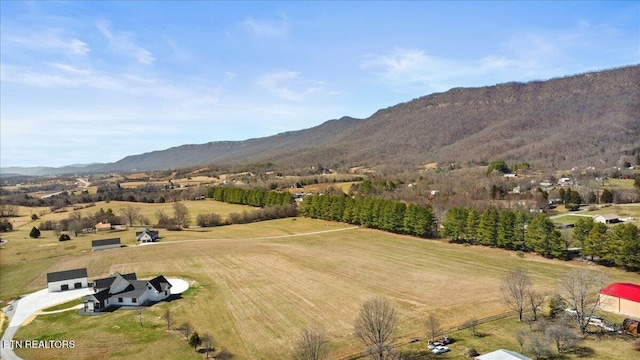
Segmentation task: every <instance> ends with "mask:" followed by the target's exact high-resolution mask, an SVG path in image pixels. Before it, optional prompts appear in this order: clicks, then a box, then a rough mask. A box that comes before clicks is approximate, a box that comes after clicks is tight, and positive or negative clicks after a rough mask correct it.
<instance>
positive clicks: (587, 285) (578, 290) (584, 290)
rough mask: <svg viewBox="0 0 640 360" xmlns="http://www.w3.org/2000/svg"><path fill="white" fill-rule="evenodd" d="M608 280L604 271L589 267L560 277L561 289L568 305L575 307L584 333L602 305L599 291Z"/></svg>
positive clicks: (579, 325)
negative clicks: (592, 269)
mask: <svg viewBox="0 0 640 360" xmlns="http://www.w3.org/2000/svg"><path fill="white" fill-rule="evenodd" d="M607 282H608V281H607V278H606V277H605V275H604V274H603V273H601V272H593V271H591V270H589V269H576V270H572V271H569V272H567V273H565V274H564V275H563V276H562V277H561V278H560V291H561V293H562V295H563V298H564V299H565V300H566V302H567V305H568V306H569V307H571V308H573V309H575V319H576V321H577V324H578V328H579V329H580V332H581V333H583V334H584V333H585V332H587V326H588V325H589V321H590V320H591V318H592V317H593V314H594V313H595V312H596V310H598V308H599V306H600V297H599V293H600V290H601V289H602V288H603V287H604V286H605V285H606V284H607Z"/></svg>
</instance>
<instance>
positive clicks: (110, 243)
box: [91, 238, 121, 251]
mask: <svg viewBox="0 0 640 360" xmlns="http://www.w3.org/2000/svg"><path fill="white" fill-rule="evenodd" d="M120 245H121V244H120V238H113V239H104V240H93V241H91V251H98V250H106V249H115V248H119V247H120Z"/></svg>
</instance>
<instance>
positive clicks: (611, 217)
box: [593, 214, 620, 224]
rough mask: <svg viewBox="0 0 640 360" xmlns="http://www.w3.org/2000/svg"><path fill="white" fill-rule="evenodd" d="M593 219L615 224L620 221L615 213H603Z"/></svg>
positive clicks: (598, 221)
mask: <svg viewBox="0 0 640 360" xmlns="http://www.w3.org/2000/svg"><path fill="white" fill-rule="evenodd" d="M593 221H595V222H597V223H603V224H616V223H619V222H620V216H618V215H616V214H603V215H598V216H596V217H594V218H593Z"/></svg>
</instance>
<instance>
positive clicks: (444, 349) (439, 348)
mask: <svg viewBox="0 0 640 360" xmlns="http://www.w3.org/2000/svg"><path fill="white" fill-rule="evenodd" d="M449 351H451V350H449V348H448V347H446V346H444V345H443V346H436V347H435V348H434V349H432V350H431V352H432V353H434V354H444V353H446V352H449Z"/></svg>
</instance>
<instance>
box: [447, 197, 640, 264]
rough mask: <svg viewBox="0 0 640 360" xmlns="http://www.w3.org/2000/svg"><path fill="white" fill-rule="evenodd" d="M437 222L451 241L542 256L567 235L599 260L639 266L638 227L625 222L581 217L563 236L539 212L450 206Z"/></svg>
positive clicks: (563, 243)
mask: <svg viewBox="0 0 640 360" xmlns="http://www.w3.org/2000/svg"><path fill="white" fill-rule="evenodd" d="M442 227H443V228H442V235H443V236H446V237H450V238H451V241H453V242H457V243H464V244H472V245H485V246H491V247H498V248H504V249H508V250H517V251H523V252H535V253H538V254H540V255H542V256H544V257H547V258H562V257H564V256H565V255H566V250H567V248H568V247H569V245H570V243H571V240H573V241H575V242H576V243H577V244H576V245H577V246H579V247H580V249H581V250H580V254H581V255H583V256H590V257H591V259H592V260H595V261H597V262H599V263H601V264H604V265H608V266H620V267H624V268H626V269H628V270H633V271H637V270H639V269H640V230H639V229H638V227H637V226H635V225H633V224H631V223H626V224H620V225H617V226H613V227H609V226H607V225H605V224H602V223H596V222H595V221H594V220H593V218H591V217H584V218H581V219H579V220H578V221H577V222H576V224H575V227H574V228H573V232H572V233H571V239H568V238H565V237H563V236H562V235H561V234H560V232H559V231H558V230H557V229H556V227H555V224H554V223H553V222H552V221H551V220H549V219H548V218H547V217H546V216H545V215H544V214H542V213H539V214H536V215H534V216H532V215H531V214H529V213H527V212H524V211H520V210H499V209H496V208H488V209H486V210H484V211H483V212H479V211H478V210H476V209H474V208H467V207H454V208H451V209H449V210H448V211H447V213H446V214H445V216H444V220H443V221H442Z"/></svg>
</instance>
